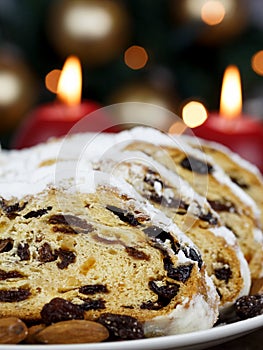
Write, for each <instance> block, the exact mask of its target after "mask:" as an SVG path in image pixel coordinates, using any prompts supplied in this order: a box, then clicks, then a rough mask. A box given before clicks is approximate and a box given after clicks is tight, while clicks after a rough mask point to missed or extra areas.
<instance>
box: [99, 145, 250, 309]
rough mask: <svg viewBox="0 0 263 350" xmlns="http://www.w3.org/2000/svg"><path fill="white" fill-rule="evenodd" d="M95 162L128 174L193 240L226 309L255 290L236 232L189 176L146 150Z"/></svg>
mask: <svg viewBox="0 0 263 350" xmlns="http://www.w3.org/2000/svg"><path fill="white" fill-rule="evenodd" d="M94 167H96V169H100V170H102V171H104V172H107V173H108V174H109V175H113V176H117V177H118V178H123V179H125V180H126V181H127V182H128V183H130V184H131V185H132V186H133V187H134V188H135V189H136V190H137V192H138V193H139V194H140V195H142V196H143V197H144V198H146V199H147V200H149V201H150V203H151V204H153V205H154V206H155V207H157V208H158V209H159V210H161V211H162V212H164V213H165V214H166V215H167V216H168V217H170V218H171V219H172V220H173V221H174V222H175V223H176V224H177V225H178V227H179V228H180V229H181V230H182V231H183V232H184V233H186V234H187V236H188V237H190V238H191V239H192V240H193V242H194V243H195V244H196V245H197V247H198V248H199V249H200V251H201V253H202V256H203V259H204V262H205V264H206V269H207V271H208V274H209V276H210V277H211V278H212V280H213V282H214V284H215V286H216V288H217V292H218V294H219V296H220V310H221V312H222V311H223V310H226V309H227V308H228V306H229V305H231V304H233V303H234V302H235V300H236V299H237V298H239V297H240V296H242V295H246V294H248V293H249V288H250V273H249V269H248V265H247V262H246V260H245V259H244V256H243V254H242V252H241V250H240V247H239V245H238V243H237V240H236V239H235V236H234V235H233V233H232V232H231V231H230V230H228V229H227V228H226V227H224V226H222V225H220V219H219V216H218V215H217V214H216V213H215V212H214V210H213V209H212V208H211V207H210V205H209V203H208V202H207V201H206V199H205V198H204V197H201V196H200V195H198V194H197V193H196V192H195V191H194V190H193V189H192V188H191V187H190V186H189V185H188V184H187V183H186V182H185V181H184V180H183V179H181V178H180V177H179V176H176V175H175V174H174V173H173V172H171V171H169V170H167V169H166V168H165V167H164V166H162V165H161V164H160V163H158V162H156V161H154V160H153V159H152V158H151V157H149V156H146V155H145V154H143V153H141V152H128V151H124V152H121V153H116V152H114V154H112V155H111V156H109V155H108V158H103V159H101V160H100V162H99V163H97V164H96V163H95V164H94Z"/></svg>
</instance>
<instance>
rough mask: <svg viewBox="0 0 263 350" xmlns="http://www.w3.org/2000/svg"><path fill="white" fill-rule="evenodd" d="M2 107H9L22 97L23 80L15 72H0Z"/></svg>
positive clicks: (0, 101) (0, 100) (0, 103)
mask: <svg viewBox="0 0 263 350" xmlns="http://www.w3.org/2000/svg"><path fill="white" fill-rule="evenodd" d="M0 91H1V94H0V105H1V106H8V105H12V104H13V103H15V102H16V101H17V100H18V99H19V98H20V95H21V91H22V83H21V79H20V77H19V76H17V74H15V72H12V71H8V70H4V71H1V70H0Z"/></svg>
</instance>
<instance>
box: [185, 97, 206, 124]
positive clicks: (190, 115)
mask: <svg viewBox="0 0 263 350" xmlns="http://www.w3.org/2000/svg"><path fill="white" fill-rule="evenodd" d="M182 117H183V121H184V122H185V124H186V125H187V126H189V127H190V128H196V127H197V126H200V125H202V124H203V123H204V122H205V121H206V119H207V111H206V108H205V106H204V105H203V104H202V103H201V102H198V101H190V102H188V103H187V104H186V105H185V106H184V107H183V111H182Z"/></svg>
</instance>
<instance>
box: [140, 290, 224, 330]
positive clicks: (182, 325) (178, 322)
mask: <svg viewBox="0 0 263 350" xmlns="http://www.w3.org/2000/svg"><path fill="white" fill-rule="evenodd" d="M212 294H213V292H212V293H210V298H211V299H212V300H213V299H214V297H215V296H214V295H212ZM186 305H187V306H186ZM217 317H218V314H217V311H216V310H214V309H212V308H211V307H210V306H209V305H208V303H207V302H206V301H205V300H204V297H203V296H202V295H200V294H197V295H193V298H192V299H191V300H189V298H186V299H185V300H184V301H183V302H182V304H180V305H177V307H176V308H175V309H174V310H173V311H172V312H171V313H170V314H169V315H168V316H157V317H155V318H153V319H152V320H149V321H146V322H145V323H144V332H145V334H146V336H147V335H148V336H161V335H173V334H182V333H187V332H194V331H199V330H203V329H208V328H211V327H212V326H213V324H214V323H215V321H216V320H217Z"/></svg>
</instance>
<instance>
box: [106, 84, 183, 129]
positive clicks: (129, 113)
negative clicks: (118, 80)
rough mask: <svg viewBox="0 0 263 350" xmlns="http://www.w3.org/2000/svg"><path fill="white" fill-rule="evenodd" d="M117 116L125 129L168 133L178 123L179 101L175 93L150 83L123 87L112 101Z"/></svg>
mask: <svg viewBox="0 0 263 350" xmlns="http://www.w3.org/2000/svg"><path fill="white" fill-rule="evenodd" d="M110 103H112V104H114V106H116V107H114V115H115V118H116V119H117V121H118V122H119V124H123V126H122V127H123V128H127V127H128V125H129V124H130V125H131V126H133V125H146V126H151V127H155V128H160V129H162V130H166V131H168V129H169V127H170V126H171V125H172V124H173V123H174V122H175V121H176V120H177V119H178V117H177V116H176V110H177V107H178V106H177V98H176V97H175V93H174V91H171V90H170V89H169V88H165V87H162V88H160V87H156V86H154V85H153V84H151V83H150V82H147V81H136V82H132V83H128V84H126V85H124V86H121V88H119V89H118V90H117V91H115V93H114V94H113V96H112V97H111V98H110Z"/></svg>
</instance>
